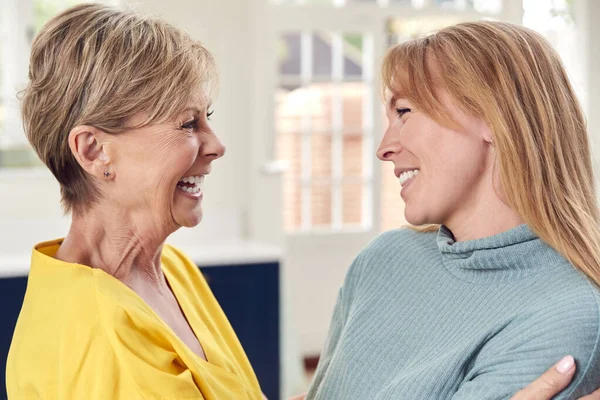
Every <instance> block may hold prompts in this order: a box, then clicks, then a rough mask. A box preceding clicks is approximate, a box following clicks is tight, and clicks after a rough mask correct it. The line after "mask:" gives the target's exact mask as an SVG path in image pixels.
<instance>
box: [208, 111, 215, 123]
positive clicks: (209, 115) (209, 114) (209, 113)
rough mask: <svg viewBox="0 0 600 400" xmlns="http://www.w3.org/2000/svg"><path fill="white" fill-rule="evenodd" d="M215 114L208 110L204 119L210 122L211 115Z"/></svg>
mask: <svg viewBox="0 0 600 400" xmlns="http://www.w3.org/2000/svg"><path fill="white" fill-rule="evenodd" d="M214 113H215V110H210V111H207V112H206V119H207V120H209V121H210V117H211V115H213V114H214Z"/></svg>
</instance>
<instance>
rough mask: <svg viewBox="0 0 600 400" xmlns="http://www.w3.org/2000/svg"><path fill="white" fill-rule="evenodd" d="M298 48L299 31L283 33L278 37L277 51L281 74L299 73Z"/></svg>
mask: <svg viewBox="0 0 600 400" xmlns="http://www.w3.org/2000/svg"><path fill="white" fill-rule="evenodd" d="M300 49H301V40H300V34H299V33H285V34H283V35H281V36H280V37H279V40H278V41H277V52H278V58H279V73H280V74H281V75H300V57H301V56H300V54H301V53H300Z"/></svg>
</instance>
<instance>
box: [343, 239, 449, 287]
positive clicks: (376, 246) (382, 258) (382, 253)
mask: <svg viewBox="0 0 600 400" xmlns="http://www.w3.org/2000/svg"><path fill="white" fill-rule="evenodd" d="M436 237H437V233H436V232H419V231H416V230H414V229H409V228H401V229H394V230H390V231H386V232H383V233H381V234H380V235H378V236H377V237H376V238H374V239H373V240H371V242H369V243H368V244H367V245H366V246H365V247H364V248H363V249H362V250H361V251H360V252H359V253H358V255H357V256H356V258H355V259H354V261H353V263H352V265H351V266H350V268H349V269H348V272H347V274H346V279H345V281H344V287H345V288H350V287H355V286H358V284H359V283H358V282H359V281H360V280H362V279H364V278H365V276H366V275H368V279H369V280H373V279H375V280H377V279H378V278H379V277H383V278H385V276H386V275H387V273H388V272H389V271H390V269H394V270H398V269H399V268H402V266H403V265H406V266H407V267H408V266H410V264H412V263H413V262H414V263H417V262H422V261H423V260H424V259H425V258H426V257H439V250H438V248H437V244H436Z"/></svg>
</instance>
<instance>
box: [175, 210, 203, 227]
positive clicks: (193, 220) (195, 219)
mask: <svg viewBox="0 0 600 400" xmlns="http://www.w3.org/2000/svg"><path fill="white" fill-rule="evenodd" d="M175 221H176V222H177V223H178V224H179V225H180V226H182V227H185V228H193V227H195V226H196V225H198V224H199V223H200V221H202V210H197V211H193V212H190V213H187V215H181V216H178V217H176V218H175Z"/></svg>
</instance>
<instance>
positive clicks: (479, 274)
mask: <svg viewBox="0 0 600 400" xmlns="http://www.w3.org/2000/svg"><path fill="white" fill-rule="evenodd" d="M437 245H438V248H439V249H440V252H441V254H442V260H443V262H444V265H445V267H446V268H447V269H448V270H449V271H450V272H451V273H452V274H454V275H455V276H457V277H459V278H461V279H465V280H468V281H479V282H493V281H498V280H512V279H521V278H524V277H525V276H528V275H531V274H534V273H537V272H542V271H547V270H548V269H549V268H551V267H552V266H556V265H557V264H559V263H564V262H566V260H565V259H564V258H563V257H562V256H561V255H560V254H558V253H557V252H556V251H555V250H554V249H552V248H551V247H550V246H548V245H547V244H546V243H544V242H542V241H541V240H540V239H539V238H538V236H537V235H536V234H535V233H534V232H533V231H532V230H531V229H530V228H529V227H528V226H527V225H519V226H517V227H515V228H513V229H510V230H508V231H505V232H502V233H500V234H497V235H494V236H490V237H485V238H481V239H475V240H468V241H465V242H456V241H455V240H454V235H453V234H452V232H451V231H450V230H449V229H448V228H447V227H446V226H443V225H442V226H441V227H440V230H439V232H438V234H437Z"/></svg>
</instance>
